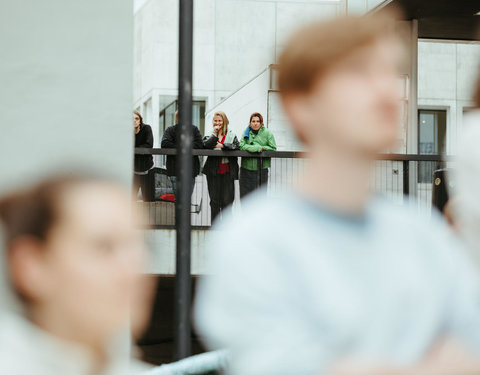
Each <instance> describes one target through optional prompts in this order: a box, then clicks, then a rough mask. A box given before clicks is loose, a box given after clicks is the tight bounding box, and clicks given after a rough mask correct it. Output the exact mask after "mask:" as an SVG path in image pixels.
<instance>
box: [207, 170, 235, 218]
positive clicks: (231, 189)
mask: <svg viewBox="0 0 480 375" xmlns="http://www.w3.org/2000/svg"><path fill="white" fill-rule="evenodd" d="M207 184H208V195H209V196H210V209H211V215H212V223H213V221H214V220H215V218H217V216H218V215H220V214H221V213H222V211H224V210H225V209H226V208H227V207H229V206H230V205H231V204H232V203H233V200H234V199H235V180H234V179H233V177H232V175H231V174H230V173H226V174H219V175H214V176H207Z"/></svg>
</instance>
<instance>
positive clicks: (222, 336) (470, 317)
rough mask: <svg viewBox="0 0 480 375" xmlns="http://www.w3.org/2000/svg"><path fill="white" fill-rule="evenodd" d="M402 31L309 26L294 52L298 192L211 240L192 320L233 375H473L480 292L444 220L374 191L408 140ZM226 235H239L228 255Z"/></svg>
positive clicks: (258, 207)
mask: <svg viewBox="0 0 480 375" xmlns="http://www.w3.org/2000/svg"><path fill="white" fill-rule="evenodd" d="M393 27H394V22H393V20H390V19H388V18H382V17H378V16H368V17H361V18H357V17H349V18H340V19H336V20H332V21H329V22H327V23H320V24H313V25H311V26H310V27H307V28H305V29H303V30H301V31H299V32H298V33H297V34H296V35H295V36H293V38H292V39H291V40H290V41H289V42H288V43H287V45H286V47H285V49H284V51H283V54H282V55H281V58H280V61H279V72H278V85H279V88H280V93H281V99H282V102H283V107H284V110H285V113H286V114H287V116H288V118H289V120H290V122H291V125H292V127H293V129H294V130H295V132H296V134H297V135H298V137H299V139H300V140H301V141H302V142H303V143H304V144H305V145H306V146H307V148H308V149H309V155H310V161H309V163H308V166H307V168H306V171H305V176H304V179H303V181H302V182H301V183H300V184H298V185H297V186H296V187H295V188H294V190H293V191H291V192H288V193H286V194H285V195H284V196H283V197H281V198H280V199H278V200H274V199H270V200H266V199H265V198H264V197H260V196H252V198H251V199H250V201H249V202H245V205H244V210H243V216H237V217H235V218H233V219H231V220H230V221H229V222H228V223H225V222H224V223H222V225H221V226H219V228H217V229H218V231H216V233H217V234H216V235H217V237H215V238H214V239H213V241H212V248H213V250H214V252H213V254H212V257H211V259H210V260H211V273H212V275H211V276H208V277H205V278H204V279H203V280H202V283H201V285H200V288H199V294H198V296H197V304H196V323H197V327H198V330H199V332H200V333H201V335H202V336H203V337H204V338H205V339H206V342H207V344H208V346H209V347H210V348H212V349H215V348H229V349H231V355H232V364H231V369H230V370H231V372H230V373H231V374H234V375H244V374H249V375H283V374H285V375H286V374H292V375H294V374H295V375H300V374H302V375H307V374H308V375H310V374H312V375H313V374H316V375H323V374H369V375H372V374H382V375H387V374H425V375H426V374H455V375H458V374H470V373H478V371H479V369H480V367H478V363H477V361H476V357H475V356H476V355H478V354H479V353H480V288H479V284H478V277H477V274H476V272H475V271H474V269H473V267H472V266H471V264H470V262H469V259H467V258H466V256H465V255H464V253H462V251H461V249H460V248H459V246H458V245H457V243H456V242H455V241H454V239H453V238H451V236H450V233H449V231H448V229H447V227H446V225H445V224H444V223H443V222H441V221H440V220H439V219H438V218H437V217H434V218H433V219H432V221H431V222H429V221H426V219H425V218H423V217H420V216H418V215H417V213H416V212H413V211H411V209H410V208H408V207H407V206H403V207H400V206H394V205H393V204H391V203H389V202H388V201H384V200H383V199H381V198H380V197H375V196H374V195H373V194H372V192H371V191H370V188H369V186H370V184H369V182H370V179H371V173H372V172H373V171H372V167H373V161H374V158H375V155H376V154H377V153H379V152H383V151H384V150H386V149H388V148H392V147H393V146H394V145H395V140H396V139H397V136H398V133H399V124H398V118H399V114H398V106H399V93H398V78H399V73H398V71H397V66H398V64H399V62H400V61H401V59H402V56H403V54H402V49H401V45H400V42H399V41H398V39H396V36H395V34H394V32H393ZM225 238H235V239H237V240H236V241H230V242H229V243H228V246H224V239H225Z"/></svg>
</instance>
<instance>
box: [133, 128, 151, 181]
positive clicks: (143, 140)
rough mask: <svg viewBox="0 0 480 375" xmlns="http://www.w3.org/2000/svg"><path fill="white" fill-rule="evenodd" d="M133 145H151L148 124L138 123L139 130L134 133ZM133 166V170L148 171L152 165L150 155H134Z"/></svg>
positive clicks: (145, 146)
mask: <svg viewBox="0 0 480 375" xmlns="http://www.w3.org/2000/svg"><path fill="white" fill-rule="evenodd" d="M135 147H142V148H152V147H153V134H152V128H151V127H150V125H147V124H140V131H139V132H138V133H137V134H135ZM134 167H135V172H145V171H148V170H149V169H150V168H152V167H153V157H152V155H135V159H134Z"/></svg>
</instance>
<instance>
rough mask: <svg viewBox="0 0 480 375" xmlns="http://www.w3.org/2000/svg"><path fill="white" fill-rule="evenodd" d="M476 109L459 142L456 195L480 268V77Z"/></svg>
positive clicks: (457, 213) (467, 238) (465, 234)
mask: <svg viewBox="0 0 480 375" xmlns="http://www.w3.org/2000/svg"><path fill="white" fill-rule="evenodd" d="M473 99H474V102H475V107H476V109H475V110H473V111H471V112H469V113H468V114H467V115H466V116H465V117H464V125H463V128H462V134H461V136H460V139H459V145H458V157H457V163H456V164H455V165H456V169H455V171H456V175H455V180H456V184H455V189H454V190H455V194H456V196H457V197H458V199H457V205H456V210H455V212H454V215H455V220H456V221H459V222H460V223H461V227H460V228H458V231H459V233H460V235H461V236H462V237H463V239H464V240H465V241H466V244H467V247H468V248H469V250H470V251H471V252H472V255H473V257H474V258H475V260H476V261H477V264H478V265H480V197H479V195H478V188H479V184H480V149H479V147H478V142H479V141H480V73H479V76H478V78H477V85H476V88H475V92H474V97H473Z"/></svg>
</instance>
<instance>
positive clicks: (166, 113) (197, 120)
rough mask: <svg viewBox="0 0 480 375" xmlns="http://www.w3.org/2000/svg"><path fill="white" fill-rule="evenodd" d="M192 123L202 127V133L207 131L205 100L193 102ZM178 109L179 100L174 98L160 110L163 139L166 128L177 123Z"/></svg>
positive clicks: (160, 129)
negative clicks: (176, 114) (176, 112)
mask: <svg viewBox="0 0 480 375" xmlns="http://www.w3.org/2000/svg"><path fill="white" fill-rule="evenodd" d="M192 104H193V105H192V123H193V125H195V126H197V127H198V128H199V129H200V133H202V134H204V133H205V106H206V105H205V101H204V100H194V101H193V103H192ZM177 109H178V100H174V101H173V102H171V103H170V104H168V105H167V106H165V107H164V108H163V109H162V110H161V111H160V114H159V116H160V122H159V124H160V126H159V132H160V138H159V139H162V136H163V133H164V132H165V129H166V128H168V127H169V126H172V125H175V124H176V123H177V121H176V119H175V111H176V110H177Z"/></svg>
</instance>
